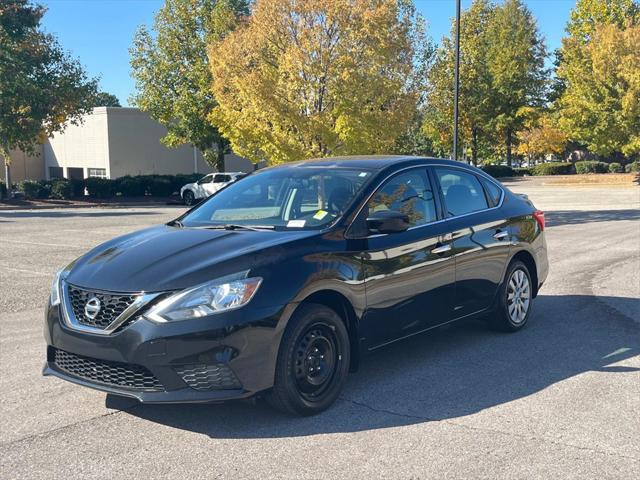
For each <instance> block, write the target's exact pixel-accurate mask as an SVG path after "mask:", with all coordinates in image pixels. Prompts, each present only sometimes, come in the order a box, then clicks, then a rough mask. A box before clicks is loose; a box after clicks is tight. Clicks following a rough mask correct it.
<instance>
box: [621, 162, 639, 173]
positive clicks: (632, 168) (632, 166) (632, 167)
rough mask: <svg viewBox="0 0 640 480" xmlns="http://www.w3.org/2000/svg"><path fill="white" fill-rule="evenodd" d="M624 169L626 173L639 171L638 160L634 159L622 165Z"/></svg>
mask: <svg viewBox="0 0 640 480" xmlns="http://www.w3.org/2000/svg"><path fill="white" fill-rule="evenodd" d="M624 171H625V172H627V173H631V172H636V173H637V172H640V161H638V160H636V161H635V162H631V163H628V164H626V165H625V167H624Z"/></svg>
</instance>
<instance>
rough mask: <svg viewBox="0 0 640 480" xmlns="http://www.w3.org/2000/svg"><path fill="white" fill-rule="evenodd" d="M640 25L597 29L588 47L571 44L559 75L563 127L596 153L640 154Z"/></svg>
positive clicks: (573, 42) (574, 42) (567, 45)
mask: <svg viewBox="0 0 640 480" xmlns="http://www.w3.org/2000/svg"><path fill="white" fill-rule="evenodd" d="M639 44H640V25H635V26H632V25H629V26H627V27H626V28H620V27H619V26H617V25H615V24H600V25H598V26H596V27H595V29H594V30H593V33H592V35H591V37H590V40H589V42H588V43H586V44H582V43H579V42H577V41H572V40H569V41H566V42H565V43H564V46H563V63H562V65H561V67H560V68H559V69H558V75H559V76H560V77H561V78H562V79H563V80H564V81H565V83H566V85H567V88H566V90H565V92H564V93H563V95H562V97H561V98H560V100H559V106H560V112H561V126H562V128H563V129H564V130H565V131H566V132H567V133H568V134H569V135H570V137H571V138H572V139H573V140H576V141H580V142H583V143H586V144H588V147H589V149H590V150H591V151H593V152H595V153H597V154H600V155H608V154H610V153H612V152H614V151H620V152H623V153H625V154H627V155H630V154H633V153H636V152H639V151H640V148H638V147H639V145H638V136H639V135H640V103H639V102H640V100H639V98H640V73H639V72H640V49H639V48H638V45H639Z"/></svg>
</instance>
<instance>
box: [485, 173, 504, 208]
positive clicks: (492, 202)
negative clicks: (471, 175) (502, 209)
mask: <svg viewBox="0 0 640 480" xmlns="http://www.w3.org/2000/svg"><path fill="white" fill-rule="evenodd" d="M480 181H481V182H482V185H483V186H484V189H485V191H486V192H487V197H488V199H489V206H491V207H496V206H497V205H498V204H499V203H500V198H502V190H501V189H500V187H498V186H497V185H496V184H495V183H493V182H491V181H489V180H486V179H484V178H481V179H480Z"/></svg>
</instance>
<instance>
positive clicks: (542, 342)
mask: <svg viewBox="0 0 640 480" xmlns="http://www.w3.org/2000/svg"><path fill="white" fill-rule="evenodd" d="M623 303H624V304H626V305H625V306H624V307H625V308H624V309H622V311H627V312H628V311H631V312H634V311H637V312H638V316H637V318H635V319H633V318H629V317H628V316H625V315H624V314H623V313H621V311H618V310H617V309H616V308H615V306H616V305H620V306H622V304H623ZM638 318H640V300H639V299H637V298H618V297H615V298H614V297H596V296H590V295H559V296H546V295H540V296H539V297H538V298H537V299H536V301H535V304H534V312H533V314H532V317H531V319H530V323H529V325H528V326H527V327H526V328H525V329H523V330H522V331H520V332H518V333H516V334H502V333H496V332H492V331H490V330H488V329H487V328H486V326H485V324H484V322H482V321H472V322H459V323H458V324H454V325H451V326H448V327H443V328H440V329H437V330H434V331H432V332H431V333H428V334H424V335H418V336H415V337H413V338H411V339H408V340H405V341H402V342H397V343H395V344H393V345H390V346H388V347H386V348H384V349H381V350H380V351H378V352H376V353H374V354H372V355H370V356H368V357H366V358H365V359H364V360H363V362H362V366H361V368H360V370H359V371H358V372H357V373H355V374H353V375H351V376H350V378H349V380H348V382H347V385H346V387H345V389H344V391H343V393H342V395H341V397H340V400H339V401H337V402H336V404H335V405H333V407H331V408H330V409H329V410H328V411H326V412H323V413H322V414H320V415H317V416H314V417H306V418H293V417H288V416H285V415H283V414H280V413H277V412H275V411H274V410H271V409H270V408H269V407H268V406H267V405H266V402H264V401H263V400H256V401H244V402H232V403H228V404H221V405H140V404H137V403H135V404H134V403H132V402H131V401H130V400H124V399H123V400H118V401H115V402H114V400H115V397H109V399H108V401H107V404H108V406H109V407H110V408H121V409H123V410H126V411H127V414H130V415H133V416H136V417H139V418H143V419H146V420H148V421H152V422H157V423H159V424H163V425H168V426H171V427H174V428H179V429H184V430H189V431H193V432H198V433H202V434H204V435H208V436H210V437H212V438H276V437H296V436H306V435H315V434H323V433H336V432H355V431H364V430H372V429H379V428H388V427H397V426H403V425H409V424H415V423H422V422H429V421H435V420H445V419H455V418H458V417H463V416H466V415H471V414H474V413H477V412H481V411H482V410H485V409H488V408H492V407H495V406H499V405H502V404H506V403H508V402H513V401H516V400H519V399H522V398H524V397H527V396H529V395H532V394H535V393H536V392H539V391H541V390H543V389H545V388H547V387H550V386H552V385H554V384H556V383H558V382H562V381H564V380H567V379H570V378H571V377H574V376H576V375H579V374H582V373H585V372H594V371H596V372H604V373H607V374H615V375H627V374H629V373H632V374H633V373H634V372H637V371H640V369H639V368H635V367H633V366H628V365H617V364H618V363H619V362H622V361H623V360H626V359H629V358H631V357H634V356H636V355H638V354H640V323H638ZM390 321H391V319H390Z"/></svg>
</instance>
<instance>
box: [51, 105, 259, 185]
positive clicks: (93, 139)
mask: <svg viewBox="0 0 640 480" xmlns="http://www.w3.org/2000/svg"><path fill="white" fill-rule="evenodd" d="M166 133H167V130H166V129H165V128H164V127H163V126H162V125H160V124H159V123H158V122H156V121H155V120H153V119H151V117H149V115H147V114H146V113H144V112H142V111H140V110H139V109H137V108H119V107H97V108H94V109H93V113H91V114H89V115H85V116H84V117H83V123H82V124H80V125H68V126H67V128H66V129H65V130H64V132H62V133H56V134H54V135H53V137H51V138H50V139H49V141H48V142H47V143H45V145H44V172H43V173H44V174H45V175H46V178H49V167H63V168H64V169H65V170H64V175H65V177H68V172H67V168H69V167H79V168H83V169H84V176H85V177H87V176H88V170H87V169H89V168H104V169H106V171H107V177H108V178H118V177H122V176H124V175H145V174H169V175H170V174H176V173H194V158H193V147H192V146H189V145H183V146H181V147H178V148H167V147H165V146H164V145H163V144H162V143H161V142H160V139H161V138H162V137H164V136H165V135H166ZM196 158H197V170H198V173H201V174H203V175H204V174H206V173H210V172H211V171H213V170H212V168H211V167H210V166H209V165H208V164H207V163H206V162H205V161H204V159H203V158H202V154H201V153H200V152H196ZM225 170H226V171H230V172H238V171H242V172H251V171H253V164H252V163H251V162H250V161H249V160H247V159H245V158H242V157H239V156H237V155H235V154H228V155H225Z"/></svg>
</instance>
